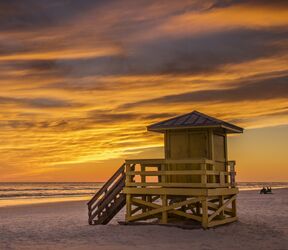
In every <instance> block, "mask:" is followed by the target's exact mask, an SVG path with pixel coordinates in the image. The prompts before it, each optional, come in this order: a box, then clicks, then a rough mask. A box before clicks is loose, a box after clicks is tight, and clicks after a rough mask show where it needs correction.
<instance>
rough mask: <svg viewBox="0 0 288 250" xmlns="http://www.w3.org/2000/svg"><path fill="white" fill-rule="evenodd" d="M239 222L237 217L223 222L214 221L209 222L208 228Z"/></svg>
mask: <svg viewBox="0 0 288 250" xmlns="http://www.w3.org/2000/svg"><path fill="white" fill-rule="evenodd" d="M237 220H238V218H237V217H231V218H226V219H223V220H214V221H211V222H209V224H208V227H215V226H219V225H223V224H227V223H231V222H234V221H237Z"/></svg>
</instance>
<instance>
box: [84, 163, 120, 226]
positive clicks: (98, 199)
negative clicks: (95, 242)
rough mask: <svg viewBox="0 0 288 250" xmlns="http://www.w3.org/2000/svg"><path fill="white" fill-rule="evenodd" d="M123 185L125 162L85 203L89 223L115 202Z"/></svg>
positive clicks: (98, 217)
mask: <svg viewBox="0 0 288 250" xmlns="http://www.w3.org/2000/svg"><path fill="white" fill-rule="evenodd" d="M124 186H125V164H123V165H122V166H121V167H120V168H119V169H118V170H117V171H116V172H115V173H114V174H113V176H112V177H111V178H110V179H109V180H108V181H107V182H106V183H105V184H104V185H103V186H102V188H101V189H100V190H99V191H98V192H97V193H96V194H95V195H94V196H93V198H92V199H91V200H90V201H89V202H88V203H87V205H88V216H89V224H90V225H91V224H94V223H93V222H95V218H97V219H98V220H99V219H100V217H101V215H102V214H103V212H107V210H108V208H110V207H111V205H112V204H113V203H115V204H117V203H116V202H115V201H116V199H118V198H119V195H120V192H121V191H122V189H123V187H124ZM106 217H107V216H106ZM104 220H105V218H104ZM104 220H103V221H104ZM101 222H102V221H101ZM100 224H101V223H100Z"/></svg>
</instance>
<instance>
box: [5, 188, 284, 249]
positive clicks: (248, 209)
mask: <svg viewBox="0 0 288 250" xmlns="http://www.w3.org/2000/svg"><path fill="white" fill-rule="evenodd" d="M238 211H239V218H240V220H239V222H236V223H233V224H230V225H228V226H222V227H218V228H215V229H209V230H206V231H204V230H202V229H194V230H183V229H179V228H171V227H164V226H120V225H118V224H117V221H118V220H123V218H124V212H123V211H122V212H121V213H119V214H118V216H117V217H116V218H115V219H114V220H113V221H112V223H111V224H109V225H107V226H89V225H88V223H87V208H86V205H85V202H83V201H74V202H59V203H49V204H37V205H27V206H14V207H3V208H0V249H1V250H2V249H3V250H6V249H53V250H56V249H111V250H112V249H113V250H117V249H125V250H129V249H139V250H140V249H155V250H156V249H160V250H161V249H174V250H176V249H201V250H208V249H229V250H230V249H233V250H235V249H277V250H281V249H283V250H285V249H288V240H287V239H288V189H278V190H275V191H274V194H273V195H259V194H258V192H257V191H243V192H241V193H240V194H239V198H238Z"/></svg>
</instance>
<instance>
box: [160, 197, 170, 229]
mask: <svg viewBox="0 0 288 250" xmlns="http://www.w3.org/2000/svg"><path fill="white" fill-rule="evenodd" d="M161 198H162V206H163V207H167V206H168V203H167V195H162V196H161ZM161 223H162V224H167V223H168V212H167V210H164V211H163V212H162V221H161Z"/></svg>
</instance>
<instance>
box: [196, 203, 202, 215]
mask: <svg viewBox="0 0 288 250" xmlns="http://www.w3.org/2000/svg"><path fill="white" fill-rule="evenodd" d="M196 214H197V215H200V214H201V203H200V202H196Z"/></svg>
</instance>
